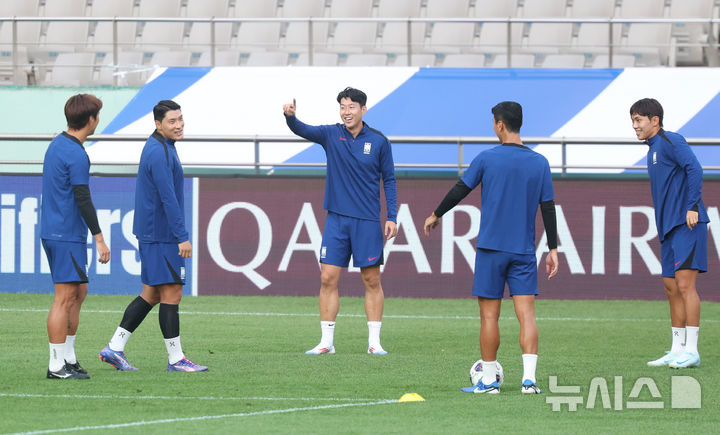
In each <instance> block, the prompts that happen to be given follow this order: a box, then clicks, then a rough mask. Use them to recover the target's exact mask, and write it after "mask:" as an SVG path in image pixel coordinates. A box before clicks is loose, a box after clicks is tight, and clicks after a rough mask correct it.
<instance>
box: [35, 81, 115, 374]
mask: <svg viewBox="0 0 720 435" xmlns="http://www.w3.org/2000/svg"><path fill="white" fill-rule="evenodd" d="M101 108H102V101H100V100H99V99H98V98H97V97H95V96H94V95H89V94H79V95H75V96H72V97H70V99H68V100H67V103H65V118H66V119H67V125H68V129H67V131H64V132H62V133H60V134H59V135H57V136H56V137H55V139H53V141H52V142H50V146H49V147H48V149H47V152H46V153H45V159H44V162H43V176H42V202H41V204H40V238H41V239H42V246H43V249H44V250H45V253H46V254H47V259H48V263H49V265H50V272H51V274H52V279H53V282H54V283H55V299H54V300H53V304H52V307H51V308H50V313H49V314H48V319H47V330H48V338H49V339H50V363H49V364H48V371H47V377H48V378H50V379H69V378H75V379H87V378H89V376H88V374H87V371H86V370H85V369H84V368H83V367H82V366H81V365H80V363H79V362H78V361H77V358H76V356H75V346H74V345H75V334H76V332H77V329H78V323H79V321H80V307H81V306H82V303H83V301H84V300H85V296H86V295H87V292H88V276H87V270H88V261H87V237H88V229H89V230H90V233H91V234H92V235H93V237H94V238H95V243H96V244H97V251H98V260H99V261H100V262H101V263H107V262H108V261H110V250H109V249H108V247H107V245H106V244H105V239H104V238H103V234H102V231H100V225H99V224H98V219H97V214H96V212H95V206H94V205H93V202H92V198H91V197H90V187H89V182H90V159H89V158H88V155H87V152H85V148H83V145H82V144H83V142H85V139H87V137H88V136H90V135H91V134H93V133H94V132H95V129H96V128H97V125H98V123H99V122H100V117H99V113H100V109H101Z"/></svg>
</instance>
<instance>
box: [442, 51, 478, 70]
mask: <svg viewBox="0 0 720 435" xmlns="http://www.w3.org/2000/svg"><path fill="white" fill-rule="evenodd" d="M440 66H441V67H443V68H482V67H484V66H485V55H484V54H448V55H445V59H443V61H442V64H441V65H440Z"/></svg>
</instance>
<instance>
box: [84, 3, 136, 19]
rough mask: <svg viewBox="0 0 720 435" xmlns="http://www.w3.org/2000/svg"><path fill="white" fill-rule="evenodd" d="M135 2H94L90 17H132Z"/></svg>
mask: <svg viewBox="0 0 720 435" xmlns="http://www.w3.org/2000/svg"><path fill="white" fill-rule="evenodd" d="M133 5H134V0H93V2H92V6H91V7H90V9H89V10H90V14H89V15H90V16H93V17H131V16H132V15H133Z"/></svg>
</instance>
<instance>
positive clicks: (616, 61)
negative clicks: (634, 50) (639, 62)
mask: <svg viewBox="0 0 720 435" xmlns="http://www.w3.org/2000/svg"><path fill="white" fill-rule="evenodd" d="M609 62H610V58H609V56H608V55H607V54H598V55H597V56H595V59H593V63H592V67H593V68H609V65H610V63H609ZM612 63H613V64H612V67H613V68H627V67H633V66H635V56H633V55H632V54H616V55H614V56H613V58H612Z"/></svg>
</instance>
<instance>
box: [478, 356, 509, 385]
mask: <svg viewBox="0 0 720 435" xmlns="http://www.w3.org/2000/svg"><path fill="white" fill-rule="evenodd" d="M495 364H497V376H495V380H497V383H498V386H502V384H503V382H504V381H505V372H504V371H503V368H502V366H501V365H500V361H497V362H496V363H495ZM482 375H483V361H482V360H481V359H479V360H477V361H475V363H474V364H473V365H472V367H470V383H471V384H472V385H477V383H478V382H480V379H482Z"/></svg>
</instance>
